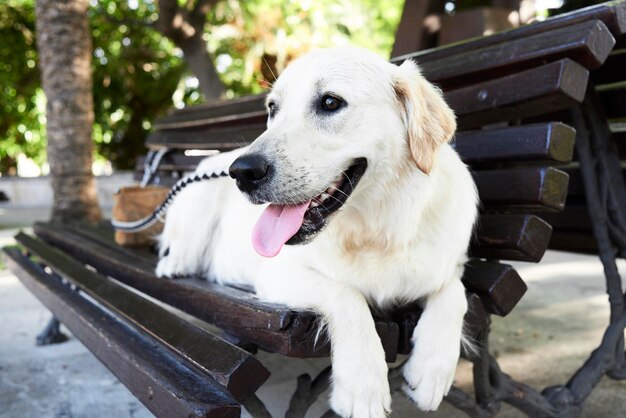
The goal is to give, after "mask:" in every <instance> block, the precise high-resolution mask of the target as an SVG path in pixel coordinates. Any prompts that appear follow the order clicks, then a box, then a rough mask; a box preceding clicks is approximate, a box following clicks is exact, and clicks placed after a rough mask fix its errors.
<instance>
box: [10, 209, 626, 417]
mask: <svg viewBox="0 0 626 418" xmlns="http://www.w3.org/2000/svg"><path fill="white" fill-rule="evenodd" d="M0 224H2V219H0ZM13 233H14V231H10V230H4V231H0V244H5V243H7V242H9V241H10V237H11V236H12V234H13ZM518 268H519V271H520V273H521V275H522V277H523V278H524V279H525V280H526V281H527V283H528V285H529V291H528V293H527V295H526V296H525V297H524V299H523V301H522V302H521V303H520V305H519V306H518V307H517V308H516V309H515V310H514V312H513V313H512V314H511V315H509V316H508V317H507V318H504V319H501V318H495V319H494V324H493V330H494V333H493V336H492V346H491V350H492V352H494V353H495V354H496V356H497V357H498V360H499V361H500V364H501V366H502V368H503V369H504V370H505V371H506V372H508V373H509V374H511V375H512V376H513V377H515V378H516V379H518V380H521V381H524V382H526V383H528V384H530V385H532V386H534V387H537V388H539V387H544V386H546V385H550V384H555V383H559V382H564V381H566V380H567V378H568V377H569V376H570V375H571V374H572V373H573V371H574V370H575V369H576V368H577V367H578V366H579V365H580V364H581V363H582V362H583V361H584V359H585V358H586V356H587V355H588V353H589V352H590V351H591V350H592V348H593V347H595V346H596V345H597V344H598V343H599V341H600V339H601V336H602V329H603V327H604V324H605V323H606V322H607V318H608V308H607V304H606V296H605V295H604V285H603V282H602V266H601V265H600V263H599V262H597V261H596V260H595V258H593V257H582V256H572V255H568V254H563V253H557V252H552V253H548V254H547V255H546V257H545V258H544V260H543V261H542V263H541V264H540V265H531V264H519V265H518ZM620 268H621V271H622V275H623V276H624V275H626V263H622V264H621V265H620ZM48 318H49V314H48V312H47V311H46V309H45V308H44V307H43V306H42V305H41V304H40V303H39V302H38V301H37V300H36V299H35V298H34V297H32V296H31V295H30V294H29V293H28V292H27V291H26V290H25V289H24V288H23V287H22V286H21V285H20V283H19V281H18V280H17V279H16V278H15V277H14V276H13V275H12V274H11V273H10V272H8V271H6V270H5V271H0V417H7V418H8V417H11V418H22V417H24V418H28V417H35V418H46V417H55V418H70V417H73V418H78V417H85V418H92V417H97V418H100V417H114V418H117V417H120V418H123V417H135V418H140V417H150V416H152V415H151V414H150V412H149V411H147V410H146V409H145V408H144V407H143V406H142V405H141V403H139V402H138V401H137V400H136V399H135V398H134V397H133V396H132V395H131V394H130V393H129V392H128V391H127V390H126V389H125V388H124V386H123V385H121V384H120V383H118V382H117V380H116V379H115V378H114V377H113V376H112V375H111V374H110V373H109V372H108V371H107V370H106V369H105V368H104V367H103V366H102V365H101V364H100V363H99V362H98V361H97V360H96V359H95V358H94V357H93V356H92V355H91V354H90V353H89V352H88V351H86V349H85V348H84V347H83V346H82V345H81V344H80V343H79V342H78V341H76V340H75V339H74V338H72V339H70V341H68V342H66V343H64V344H61V345H57V346H48V347H35V345H34V339H35V335H36V334H37V332H39V330H41V329H42V328H43V327H44V325H45V324H46V322H47V320H48ZM261 360H262V361H263V362H264V363H266V364H267V365H268V366H269V368H270V370H272V372H273V375H272V377H271V379H270V381H269V382H268V384H267V385H266V386H265V387H264V388H263V389H262V390H261V391H260V396H261V398H262V399H264V400H265V401H266V402H267V404H268V406H269V408H270V410H271V411H272V412H273V413H274V414H275V415H276V416H281V413H284V411H285V409H286V406H287V403H288V399H289V397H290V395H291V393H292V390H293V384H294V382H295V379H296V377H297V376H298V375H299V374H301V373H305V372H307V373H315V372H316V371H318V370H321V369H322V368H323V367H324V366H325V365H326V362H325V360H315V361H306V360H286V359H284V358H282V357H279V356H276V355H270V354H263V355H261ZM456 380H457V384H458V385H460V386H461V387H465V388H467V387H468V386H469V381H470V373H469V367H468V364H467V363H462V364H461V365H460V366H459V369H458V373H457V379H456ZM625 404H626V382H614V381H610V380H608V379H605V380H603V381H602V383H601V384H600V386H599V387H598V388H597V389H596V390H595V392H594V394H593V395H592V397H591V398H590V400H589V402H588V405H587V407H586V409H585V412H584V414H583V416H584V417H593V418H603V417H606V418H616V417H626V412H624V410H625V409H624V406H625ZM393 408H394V413H393V414H392V417H409V416H411V417H419V416H430V417H446V418H447V417H452V418H454V417H461V416H463V415H461V414H460V413H458V412H457V411H455V410H453V409H452V408H450V407H449V406H447V405H444V406H442V408H441V409H440V411H439V412H437V413H433V414H421V413H417V412H416V411H415V409H413V407H412V405H410V404H409V403H408V402H407V401H406V400H405V399H404V398H403V397H402V396H395V397H394V404H393ZM324 410H325V409H324V404H323V402H318V404H317V405H316V406H315V408H314V413H312V414H309V416H311V417H314V416H319V415H321V413H322V412H323V411H324ZM500 416H503V417H507V418H508V417H517V416H520V414H519V413H517V412H516V411H514V410H512V409H509V408H506V409H505V410H504V411H503V413H502V414H501V415H500Z"/></svg>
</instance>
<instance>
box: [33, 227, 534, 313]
mask: <svg viewBox="0 0 626 418" xmlns="http://www.w3.org/2000/svg"><path fill="white" fill-rule="evenodd" d="M47 230H50V227H49V226H47V225H46V224H35V232H36V233H38V234H42V235H43V238H44V240H47V239H50V237H47V235H46V231H47ZM52 230H53V231H54V230H58V227H57V228H52ZM56 235H58V237H57V236H54V237H52V239H55V238H56V241H55V242H65V241H67V242H66V243H62V244H60V245H67V246H71V245H72V244H71V243H73V242H76V244H75V245H76V246H78V247H80V246H81V245H82V244H83V243H84V240H86V241H87V242H89V241H92V242H96V243H98V244H99V245H100V246H101V247H96V248H95V249H94V251H96V252H97V251H98V249H100V252H102V253H103V254H104V253H107V252H109V253H110V254H111V255H110V257H111V258H117V257H123V258H129V257H131V256H132V255H133V254H134V253H135V252H137V251H139V250H138V249H136V248H129V247H120V246H119V245H117V244H116V243H115V241H114V238H113V231H112V229H111V227H110V224H109V225H108V226H106V225H102V226H101V227H94V226H88V225H85V224H80V226H77V227H73V226H71V227H67V226H66V227H64V228H63V229H62V230H61V233H60V234H56ZM63 237H67V238H65V241H63V239H64V238H63ZM72 240H75V241H72ZM68 252H71V250H68ZM140 256H142V257H145V256H144V254H143V251H142V252H141V254H140ZM77 258H78V259H80V260H82V261H84V262H85V260H83V258H81V257H80V256H77ZM130 259H132V258H129V261H130ZM155 263H156V255H154V254H151V257H150V259H149V261H148V262H145V261H144V262H143V264H142V263H140V266H141V268H142V270H143V269H145V270H146V271H148V273H150V274H152V271H153V270H154V265H155ZM479 265H480V262H477V264H476V263H475V264H474V265H473V268H472V271H473V272H477V274H474V275H470V276H468V277H467V278H464V279H463V280H464V282H465V284H466V286H467V287H468V289H470V290H471V289H483V286H484V283H490V285H489V287H494V286H495V284H496V283H498V282H502V281H503V280H504V281H507V280H517V279H516V278H515V277H514V276H512V275H511V274H510V271H509V270H510V269H511V267H510V266H507V265H505V264H500V265H501V266H503V268H504V269H505V270H506V271H505V272H502V271H497V270H495V269H494V268H493V267H492V266H491V263H488V266H487V269H486V270H485V271H483V270H482V268H479V267H478V266H479ZM505 273H506V274H505ZM185 280H189V281H190V282H189V283H190V285H191V286H199V287H201V288H203V289H209V290H211V289H212V286H211V285H210V282H209V285H208V286H207V281H206V280H194V279H177V280H176V281H175V283H179V282H183V283H184V281H185ZM475 280H476V281H481V282H484V283H483V284H481V285H474V284H472V283H473V282H474V281H475ZM507 286H509V287H511V288H513V287H515V286H516V285H514V284H510V283H509V284H507ZM222 287H224V286H222ZM227 289H231V288H229V287H227ZM234 290H235V291H237V289H234ZM480 292H482V293H484V292H483V290H480ZM241 293H242V294H243V296H244V297H245V298H246V301H247V300H250V299H252V300H253V301H254V302H256V303H259V304H260V305H267V304H264V303H261V302H260V301H258V300H256V299H253V298H251V295H250V294H249V293H247V292H241ZM522 295H523V293H514V292H513V293H510V294H509V297H510V299H511V300H502V299H500V297H501V296H500V295H495V296H494V298H493V300H490V301H489V305H492V306H497V307H498V308H497V310H496V311H494V312H492V313H496V314H497V315H500V313H499V312H504V311H506V308H505V306H506V305H510V304H513V305H514V304H515V303H517V302H518V301H519V299H520V298H521V297H522ZM482 296H483V298H489V297H491V294H490V293H488V294H484V295H482ZM270 306H276V307H279V308H282V305H273V304H270Z"/></svg>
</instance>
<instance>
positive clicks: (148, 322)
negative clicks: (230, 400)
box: [15, 233, 269, 402]
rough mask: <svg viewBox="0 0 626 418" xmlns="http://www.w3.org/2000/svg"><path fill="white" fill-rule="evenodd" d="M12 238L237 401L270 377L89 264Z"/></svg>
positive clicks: (244, 355) (247, 356) (259, 366)
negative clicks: (212, 380)
mask: <svg viewBox="0 0 626 418" xmlns="http://www.w3.org/2000/svg"><path fill="white" fill-rule="evenodd" d="M15 239H16V241H17V242H19V243H20V244H22V245H23V246H24V247H25V248H27V249H28V251H30V252H32V253H33V254H35V255H36V256H37V257H38V258H40V259H41V260H43V261H44V263H45V264H46V265H48V266H50V268H52V269H53V270H54V271H55V272H56V273H57V274H60V275H61V276H62V277H64V278H65V279H66V280H68V281H70V282H71V283H73V284H74V285H76V286H77V287H78V288H79V289H80V290H81V291H83V292H85V294H87V295H89V296H90V297H92V298H94V299H95V300H96V301H97V302H98V303H100V304H101V305H103V306H104V307H106V308H107V309H110V310H112V311H113V312H114V313H115V314H116V315H119V316H120V317H122V318H124V319H125V320H127V321H129V322H130V323H132V324H133V325H134V326H135V327H137V328H138V329H140V330H141V331H143V332H145V333H147V334H149V335H150V336H152V337H153V338H154V339H156V340H158V341H159V342H160V343H161V344H163V345H164V346H166V347H167V348H168V349H170V350H172V351H173V352H175V353H176V354H177V355H179V356H180V357H181V358H182V359H184V360H185V361H186V362H188V363H189V364H190V365H192V366H193V367H197V368H198V369H199V370H201V371H202V372H203V373H206V374H207V375H209V376H211V377H212V378H213V379H214V380H215V381H216V382H217V383H218V384H220V385H222V386H223V387H224V389H225V390H227V391H228V393H230V394H231V395H232V396H233V397H234V398H235V399H237V400H238V401H240V402H243V401H244V400H245V399H247V398H248V397H249V396H250V395H252V394H254V392H256V390H257V389H258V388H259V387H261V385H262V384H263V383H264V382H265V381H266V380H267V378H268V377H269V372H268V371H267V369H265V367H263V365H262V364H261V363H260V362H259V361H258V360H257V359H256V358H254V357H253V356H252V355H251V354H250V353H248V352H246V351H244V350H242V349H240V348H238V347H236V346H234V345H232V344H230V343H228V342H226V341H224V340H222V339H221V338H219V337H217V336H215V335H213V334H211V333H210V332H208V331H207V330H205V329H203V328H200V327H198V326H195V325H193V324H191V323H190V322H187V321H185V320H183V319H181V318H180V317H178V316H176V315H174V314H172V313H171V312H169V311H167V310H165V309H164V308H163V307H161V306H159V305H156V304H155V303H153V302H151V301H149V300H147V299H145V298H143V297H141V296H139V295H137V294H136V293H135V292H132V291H130V290H128V289H127V288H124V287H122V286H120V285H118V284H116V283H114V282H112V281H111V280H109V279H107V278H106V277H104V276H102V275H100V274H98V273H95V272H93V271H91V270H88V269H87V268H85V267H84V266H83V265H82V264H81V263H79V262H78V261H76V260H74V259H72V258H71V257H69V256H68V255H67V254H65V253H63V252H61V251H59V250H58V249H56V248H53V247H51V246H50V245H48V244H45V243H44V242H42V241H39V240H37V239H34V238H32V237H29V236H28V235H26V234H23V233H20V234H18V235H17V236H16V237H15Z"/></svg>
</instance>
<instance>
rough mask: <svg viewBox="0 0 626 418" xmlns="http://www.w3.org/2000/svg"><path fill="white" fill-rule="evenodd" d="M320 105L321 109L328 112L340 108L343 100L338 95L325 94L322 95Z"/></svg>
mask: <svg viewBox="0 0 626 418" xmlns="http://www.w3.org/2000/svg"><path fill="white" fill-rule="evenodd" d="M321 105H322V109H324V110H326V111H328V112H334V111H336V110H338V109H339V108H341V106H342V105H343V100H341V99H340V98H338V97H335V96H331V95H329V94H327V95H325V96H324V97H322V103H321Z"/></svg>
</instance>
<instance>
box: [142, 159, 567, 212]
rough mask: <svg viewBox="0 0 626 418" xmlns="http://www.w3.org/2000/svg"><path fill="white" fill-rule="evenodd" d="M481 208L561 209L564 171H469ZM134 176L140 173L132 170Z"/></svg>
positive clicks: (167, 181)
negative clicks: (474, 183)
mask: <svg viewBox="0 0 626 418" xmlns="http://www.w3.org/2000/svg"><path fill="white" fill-rule="evenodd" d="M472 174H473V176H474V181H475V182H476V186H477V188H478V193H479V196H480V201H481V204H482V206H483V207H482V209H483V210H487V211H498V210H502V209H506V210H507V211H511V210H517V211H519V210H528V209H533V210H548V211H554V210H562V209H563V207H564V205H565V199H566V196H567V187H568V186H567V185H568V175H567V174H566V173H564V172H563V171H561V170H559V169H556V168H553V167H541V166H539V167H527V168H511V169H496V170H480V171H475V172H473V173H472ZM160 177H161V183H160V184H162V185H164V186H171V185H173V184H174V183H175V182H176V179H175V178H172V177H171V176H169V175H168V172H166V171H162V172H160ZM135 179H136V180H140V179H141V174H140V173H139V172H135Z"/></svg>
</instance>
